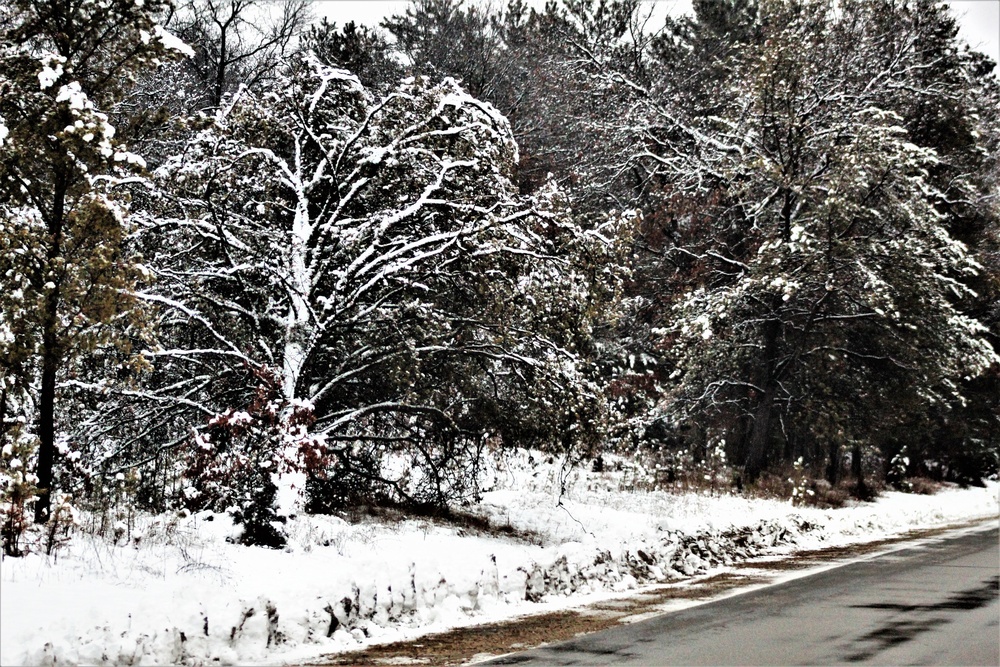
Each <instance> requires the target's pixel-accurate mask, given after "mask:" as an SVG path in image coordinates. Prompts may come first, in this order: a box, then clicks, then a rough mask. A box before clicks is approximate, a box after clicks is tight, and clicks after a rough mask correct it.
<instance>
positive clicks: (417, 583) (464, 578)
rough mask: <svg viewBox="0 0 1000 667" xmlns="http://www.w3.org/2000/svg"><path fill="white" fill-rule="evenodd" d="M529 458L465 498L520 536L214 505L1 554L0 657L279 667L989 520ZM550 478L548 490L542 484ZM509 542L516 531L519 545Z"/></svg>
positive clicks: (992, 510) (965, 502)
mask: <svg viewBox="0 0 1000 667" xmlns="http://www.w3.org/2000/svg"><path fill="white" fill-rule="evenodd" d="M563 472H564V471H561V470H560V467H559V466H558V465H555V464H551V463H545V462H542V463H529V458H528V455H527V454H523V455H521V456H517V457H514V458H513V459H511V460H508V461H507V462H506V464H505V466H504V467H503V468H502V469H500V470H498V471H497V475H496V479H495V490H493V491H491V492H489V493H487V494H486V495H485V497H484V499H483V502H482V503H481V504H480V505H478V506H476V507H474V508H471V509H472V510H473V511H474V513H476V514H479V515H485V516H487V517H489V518H490V520H491V523H492V524H493V525H494V526H503V527H505V528H507V529H508V530H511V529H513V530H511V532H513V533H515V534H519V535H521V536H522V537H521V538H515V537H510V536H503V535H501V534H493V535H490V534H483V533H480V532H478V531H475V530H474V529H472V528H461V527H458V526H455V525H446V524H441V523H434V522H429V521H426V520H416V519H411V520H404V521H395V522H386V521H381V522H380V521H375V520H366V521H361V522H357V523H348V522H346V521H344V520H341V519H339V518H336V517H319V516H301V517H298V518H296V519H293V520H291V521H290V522H289V524H288V526H287V529H288V531H289V533H290V540H289V547H288V548H287V549H286V550H284V551H273V550H268V549H263V548H253V547H242V546H237V545H234V544H231V543H228V542H227V541H226V537H229V536H232V535H233V534H234V527H233V526H232V523H231V522H230V520H229V518H228V517H227V516H225V515H213V514H208V513H203V514H199V515H195V516H190V517H183V518H179V517H146V518H140V519H136V520H135V522H134V526H133V528H132V530H131V533H130V535H123V536H122V539H120V540H119V543H118V544H117V545H112V544H109V543H108V542H107V541H106V540H101V539H98V538H93V537H89V536H87V535H84V534H77V535H76V536H75V537H74V539H73V541H72V542H71V544H70V545H69V546H67V547H65V548H63V549H62V550H61V551H59V552H58V553H57V554H56V556H55V557H49V558H46V557H43V556H38V555H32V556H28V557H26V558H20V559H13V558H5V559H4V560H3V564H2V575H0V576H2V579H0V583H2V597H0V604H2V608H0V612H2V615H0V619H2V620H0V664H3V665H15V664H53V663H55V664H75V663H77V664H79V663H82V664H101V663H105V664H207V663H215V664H220V663H221V664H232V663H238V664H247V663H254V662H257V663H260V662H264V663H280V662H282V661H284V660H292V659H302V658H305V657H308V656H310V655H317V654H321V653H324V652H333V651H342V650H348V649H353V648H359V647H361V646H363V645H365V644H369V643H373V642H380V641H391V640H396V639H402V638H407V637H413V636H416V635H419V634H422V633H425V632H429V631H438V630H443V629H446V628H449V627H454V626H457V625H468V624H472V623H478V622H483V621H490V620H497V619H500V618H504V617H511V616H515V615H520V614H525V613H530V612H532V611H540V610H550V609H553V608H558V607H566V606H571V605H575V604H579V603H581V602H584V601H589V600H593V599H595V598H597V597H602V596H608V595H612V594H615V593H619V592H622V591H627V590H630V589H634V588H636V587H638V586H640V585H642V584H644V583H653V582H662V581H671V580H676V579H681V578H684V577H688V576H691V575H693V574H696V573H703V572H705V571H708V570H710V569H712V568H714V567H718V566H721V565H725V564H729V563H733V562H737V561H739V560H742V559H745V558H749V557H753V556H758V555H764V554H774V553H780V552H788V551H791V550H794V549H798V548H813V547H818V546H824V545H833V544H844V543H850V542H860V541H867V540H872V539H878V538H881V537H885V536H888V535H893V534H898V533H900V532H903V531H906V530H909V529H912V528H918V527H930V526H935V525H942V524H948V523H953V522H956V521H961V520H965V519H970V518H977V517H991V516H997V515H998V490H1000V486H998V485H997V484H996V483H991V484H990V485H988V486H987V488H985V489H965V490H959V489H954V488H949V489H945V490H943V491H942V492H941V493H939V494H937V495H935V496H916V495H903V494H897V493H889V494H887V495H886V496H885V497H883V498H881V499H879V500H878V501H877V502H875V503H867V504H856V505H854V506H851V507H845V508H841V509H836V510H818V509H812V508H801V507H793V506H792V505H790V504H789V503H787V502H779V501H774V500H762V499H748V498H743V497H738V496H731V495H699V494H684V495H674V494H668V493H662V492H631V491H622V490H620V489H621V487H622V486H623V480H622V475H621V473H604V474H597V473H590V472H585V471H580V470H577V471H574V472H573V473H571V474H569V475H568V476H567V475H565V474H562V473H563ZM560 487H563V488H564V489H565V490H564V493H563V494H562V496H561V497H560V496H559V494H558V493H557V491H556V489H558V488H560ZM523 536H527V539H525V538H524V537H523Z"/></svg>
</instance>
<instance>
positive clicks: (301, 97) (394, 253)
mask: <svg viewBox="0 0 1000 667" xmlns="http://www.w3.org/2000/svg"><path fill="white" fill-rule="evenodd" d="M516 161H517V147H516V144H515V143H514V141H513V138H512V136H511V132H510V127H509V125H508V123H507V121H506V120H505V119H504V118H503V117H502V116H501V115H500V114H499V113H497V112H496V111H495V110H494V109H493V108H492V107H491V106H490V105H488V104H486V103H483V102H480V101H478V100H476V99H474V98H472V97H470V96H468V95H467V94H466V93H464V92H463V91H462V89H461V88H460V87H458V86H457V84H455V83H454V82H453V81H451V80H445V81H443V82H441V83H438V84H431V83H430V82H429V81H427V80H425V79H410V80H408V81H405V82H403V83H402V84H401V85H400V87H399V88H398V89H397V90H395V91H394V92H392V93H391V94H389V95H388V96H386V97H385V98H384V99H381V100H377V101H376V100H375V99H373V98H372V97H371V95H370V94H369V93H368V92H367V91H366V90H365V89H364V88H363V87H362V86H361V85H360V84H359V82H358V80H357V79H356V78H355V77H353V76H352V75H350V74H349V73H347V72H345V71H344V70H338V69H333V68H330V67H327V66H324V65H322V64H321V63H319V62H318V61H316V60H315V59H314V58H305V59H303V60H300V61H296V62H294V63H293V64H292V65H291V66H290V68H289V69H288V70H287V71H286V73H285V74H284V75H283V76H282V77H281V78H280V81H279V82H278V83H277V84H276V85H275V87H274V88H273V89H270V90H269V91H268V92H266V93H264V94H261V95H253V94H250V93H245V94H243V95H241V96H239V97H237V98H236V99H235V100H234V101H233V102H232V104H230V105H228V106H226V107H225V108H224V109H222V110H221V111H220V112H219V113H218V114H217V115H216V116H215V118H213V119H211V120H210V121H209V122H208V123H207V124H206V125H205V127H204V128H203V129H202V130H201V131H200V132H199V133H198V134H197V135H196V136H195V137H194V138H193V139H192V141H191V142H190V143H189V144H188V145H187V147H186V148H185V150H184V152H183V153H181V154H179V155H177V156H176V157H175V158H173V159H171V160H169V161H168V162H167V163H166V164H164V165H163V166H162V167H160V168H159V169H158V170H157V175H158V176H159V178H160V179H161V181H162V182H163V183H164V184H165V185H169V186H170V187H172V188H173V189H174V191H175V194H174V195H173V196H171V197H169V198H167V199H165V200H164V202H163V204H162V207H161V209H160V210H159V211H157V212H156V213H155V215H154V216H153V217H152V218H151V219H150V221H149V225H150V229H149V233H150V234H154V235H155V236H156V237H157V238H159V239H160V245H159V246H158V247H157V248H155V249H153V250H152V251H151V253H150V257H149V264H150V265H151V266H153V267H154V268H155V271H156V273H157V277H158V281H157V286H156V288H155V289H154V290H150V291H148V292H146V293H145V294H144V297H145V298H146V299H147V300H149V301H150V302H154V303H158V304H159V305H160V306H161V307H162V309H163V310H162V312H163V320H162V322H161V325H160V332H161V340H162V341H163V344H164V345H163V348H162V349H159V350H155V351H152V352H150V354H149V356H150V358H151V359H152V360H153V363H154V365H155V366H156V367H157V369H158V373H159V376H160V377H161V378H163V383H162V384H161V386H160V387H159V388H158V389H157V390H155V391H150V392H148V393H147V395H146V398H147V399H149V400H151V401H160V400H162V401H172V402H173V403H174V404H175V405H176V404H183V405H187V406H189V407H190V408H191V409H192V410H193V411H195V412H196V413H200V414H201V415H202V416H201V419H203V420H214V421H215V422H216V423H218V422H219V420H222V419H224V420H226V421H227V423H229V422H231V421H232V417H231V415H232V412H228V411H232V410H237V411H245V410H246V406H248V405H249V404H250V403H251V402H253V401H252V397H253V396H255V395H257V394H258V393H259V391H260V390H262V389H261V388H262V387H263V388H264V389H263V390H264V391H265V393H267V394H268V395H269V396H271V398H270V399H269V402H264V403H261V404H260V406H262V409H263V410H264V412H267V414H268V416H267V417H266V418H264V417H262V415H258V416H257V417H255V416H254V415H253V414H252V413H248V414H249V415H250V418H251V419H257V418H262V419H263V420H264V421H268V422H269V424H270V425H269V426H268V428H270V427H271V426H273V425H275V424H279V423H283V424H285V426H284V427H281V428H279V429H278V430H279V431H281V429H282V428H283V429H284V430H283V432H282V433H281V435H280V436H275V437H272V438H270V444H269V445H268V447H269V449H268V450H267V456H268V457H270V458H269V460H271V461H272V462H273V463H272V465H274V466H276V467H280V466H284V467H285V469H286V470H290V469H291V470H298V471H302V470H304V469H306V468H308V470H309V472H310V474H312V475H313V476H314V478H315V479H314V480H313V482H314V483H315V484H316V486H315V489H319V488H320V487H322V486H323V482H324V479H325V481H327V482H329V481H330V480H331V479H333V480H334V482H336V484H335V486H337V487H338V488H344V487H345V486H348V487H349V486H350V485H352V484H353V485H355V486H356V487H357V488H359V489H361V490H362V491H363V492H364V493H367V494H369V495H372V496H378V495H380V494H381V495H383V496H385V497H389V498H392V499H393V500H396V501H400V500H404V501H411V502H430V503H442V502H444V501H445V500H447V499H449V498H452V497H456V496H457V497H462V496H467V495H468V494H470V493H473V492H474V486H470V484H473V485H474V478H475V476H474V475H470V469H469V466H473V467H474V466H475V465H476V463H477V461H478V454H479V452H481V451H482V449H483V447H485V446H487V445H490V444H491V443H504V444H509V443H518V444H523V445H538V446H543V447H548V448H550V449H551V448H557V449H561V450H563V451H566V450H569V449H571V448H572V447H574V446H576V445H577V444H579V443H584V444H590V445H592V444H594V443H595V442H596V437H597V434H598V432H599V430H600V427H601V422H602V419H603V417H602V403H601V400H600V397H599V394H600V391H599V388H598V387H596V386H595V385H594V383H593V382H592V381H591V380H590V379H589V378H588V377H587V365H586V358H587V355H588V354H590V352H591V350H589V349H588V345H590V344H591V341H590V339H591V330H590V327H591V321H592V320H593V319H594V318H595V317H596V316H597V315H598V312H597V311H598V308H599V304H598V302H597V295H598V294H599V293H602V292H608V293H613V292H614V290H615V284H616V281H617V280H618V277H617V275H616V274H615V269H614V265H613V264H609V263H608V262H606V261H604V260H605V258H606V257H608V256H609V253H611V252H612V251H613V250H614V244H613V242H612V240H611V237H612V236H613V235H609V236H608V238H605V237H604V236H602V234H601V230H592V231H589V232H585V231H583V230H582V229H580V228H579V227H577V226H576V225H575V223H574V222H573V218H572V216H571V215H570V214H569V212H568V211H567V210H565V204H564V203H563V202H561V201H560V197H559V195H558V191H556V190H551V191H549V192H546V193H545V194H543V195H541V196H540V197H539V198H536V199H535V200H534V202H530V201H525V200H523V199H522V198H520V197H519V196H518V195H517V192H516V188H515V187H514V185H513V184H512V182H511V175H512V170H513V169H514V166H515V164H516ZM615 224H617V219H616V220H612V221H611V222H609V223H608V225H609V228H610V227H613V226H614V225H615ZM304 413H309V414H310V415H311V417H309V418H306V417H305V416H304ZM220 415H222V416H220ZM225 415H229V416H225ZM283 415H284V416H283ZM293 415H294V417H293ZM306 424H308V429H306V427H305V426H306ZM199 437H201V440H199V443H200V446H208V445H207V444H206V441H205V438H204V437H203V436H199ZM393 457H395V458H393ZM401 463H402V465H400V464H401ZM393 466H395V468H396V470H395V471H394V470H393ZM472 472H474V471H472ZM327 486H329V485H327ZM316 493H317V494H319V493H320V492H319V491H316Z"/></svg>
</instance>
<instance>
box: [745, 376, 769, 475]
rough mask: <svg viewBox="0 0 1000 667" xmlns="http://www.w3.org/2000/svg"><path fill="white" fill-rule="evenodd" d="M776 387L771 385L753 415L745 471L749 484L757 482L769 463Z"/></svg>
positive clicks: (746, 449)
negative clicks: (768, 454) (768, 456)
mask: <svg viewBox="0 0 1000 667" xmlns="http://www.w3.org/2000/svg"><path fill="white" fill-rule="evenodd" d="M774 395H775V392H774V387H773V385H769V386H768V387H767V389H766V390H765V392H764V395H763V397H762V398H761V399H760V402H759V403H758V404H757V409H756V410H755V411H754V415H753V428H752V429H751V430H750V435H749V438H748V441H747V446H746V448H745V451H746V460H745V462H744V464H743V470H744V473H745V474H746V477H747V481H748V482H755V481H757V478H758V477H760V474H761V473H762V472H763V471H764V465H765V464H766V463H767V453H768V451H767V450H768V445H769V443H770V441H771V424H772V423H773V421H774V414H773V413H774V409H773V408H774Z"/></svg>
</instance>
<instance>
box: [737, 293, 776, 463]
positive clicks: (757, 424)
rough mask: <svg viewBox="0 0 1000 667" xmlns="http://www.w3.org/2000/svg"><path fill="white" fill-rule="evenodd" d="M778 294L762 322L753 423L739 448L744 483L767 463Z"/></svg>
mask: <svg viewBox="0 0 1000 667" xmlns="http://www.w3.org/2000/svg"><path fill="white" fill-rule="evenodd" d="M780 304H781V301H780V297H775V301H774V303H772V310H771V319H770V320H768V321H767V323H766V324H765V325H764V349H763V354H762V356H763V365H764V368H763V369H762V372H761V374H760V380H759V387H760V388H761V389H762V392H758V394H760V395H759V397H758V399H757V403H756V405H754V406H752V408H751V409H752V411H753V412H752V415H753V425H752V426H751V428H750V432H749V433H748V434H747V436H746V440H745V442H746V444H745V445H744V447H743V452H744V459H743V471H744V474H745V475H746V478H747V482H750V483H753V482H755V481H757V478H758V477H760V474H761V472H763V471H764V466H765V464H766V463H767V454H768V448H769V447H770V443H771V428H772V423H773V421H774V399H775V397H776V396H777V390H778V377H777V366H778V360H777V357H778V338H779V335H780V334H781V320H780V319H779V317H778V309H779V308H780V307H781V306H780Z"/></svg>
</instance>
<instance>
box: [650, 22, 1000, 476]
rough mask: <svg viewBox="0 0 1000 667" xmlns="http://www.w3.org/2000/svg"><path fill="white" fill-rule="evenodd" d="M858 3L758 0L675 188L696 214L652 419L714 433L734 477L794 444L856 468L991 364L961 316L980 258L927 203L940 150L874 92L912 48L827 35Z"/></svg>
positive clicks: (907, 77)
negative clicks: (721, 101)
mask: <svg viewBox="0 0 1000 667" xmlns="http://www.w3.org/2000/svg"><path fill="white" fill-rule="evenodd" d="M863 9H864V8H863V7H861V6H860V5H854V4H851V3H846V4H843V5H842V6H841V7H840V8H839V10H838V11H837V12H834V11H833V8H832V6H831V5H829V4H828V3H770V4H767V5H766V6H762V12H763V17H762V30H763V31H764V36H765V38H766V39H765V40H764V41H762V42H760V43H759V44H758V45H757V46H756V47H751V46H748V47H746V48H747V49H749V53H747V54H744V56H743V57H742V58H741V59H740V60H739V61H737V62H736V63H735V64H734V66H733V68H732V70H731V74H730V79H729V81H728V85H729V86H731V87H732V88H733V90H734V91H737V92H738V94H737V95H734V96H733V103H732V104H731V105H730V106H729V107H728V108H726V109H725V110H722V112H721V113H718V114H716V115H715V116H714V117H713V118H711V119H709V121H710V123H712V124H714V126H715V128H714V131H712V132H710V133H708V132H706V133H701V134H702V136H701V137H697V139H698V142H699V145H700V150H701V151H702V156H701V157H700V158H699V162H700V163H701V165H702V168H701V170H700V173H698V174H697V179H698V181H697V182H695V181H692V180H690V179H688V180H686V181H681V180H677V181H675V183H677V185H683V186H684V187H687V188H689V189H688V192H690V193H691V195H689V196H695V197H696V198H697V199H698V200H699V201H700V202H701V203H702V209H701V210H699V211H693V212H691V213H689V214H686V215H684V216H683V217H681V216H679V218H680V219H679V221H678V224H679V226H680V228H681V231H680V234H681V235H682V236H683V238H684V240H685V243H684V245H683V246H682V247H680V248H678V249H677V250H676V251H675V253H674V254H675V256H676V257H678V258H679V259H678V260H677V263H678V264H680V265H681V266H682V267H683V270H682V272H680V273H678V274H677V275H678V277H680V278H682V280H683V281H684V284H686V285H687V286H688V287H687V289H686V291H685V292H684V294H683V297H682V298H681V299H680V300H679V301H678V302H677V303H676V304H675V305H674V307H673V309H672V312H671V313H670V314H669V315H668V316H667V317H665V318H664V320H665V321H666V322H669V324H668V326H666V327H665V328H664V331H663V336H664V339H663V345H664V346H665V347H666V348H668V349H669V350H670V352H671V354H672V355H673V359H674V361H675V363H676V364H677V366H676V368H677V370H676V372H675V377H676V378H677V381H678V385H677V388H676V390H675V391H674V392H673V393H672V394H671V395H670V396H669V397H668V400H669V401H671V402H670V404H669V405H668V406H667V408H666V410H667V414H668V415H670V416H671V417H672V418H681V419H689V420H694V421H695V422H697V421H702V422H703V424H704V425H715V427H716V428H721V430H722V431H724V433H725V435H726V437H727V439H728V440H729V442H730V446H731V447H732V449H733V450H734V451H735V453H736V454H737V460H738V461H739V462H740V463H742V464H743V466H744V469H745V471H746V473H747V475H748V476H749V478H750V479H755V478H756V477H757V476H758V475H759V474H760V472H761V471H762V470H763V469H764V468H765V466H766V465H767V464H768V463H769V462H771V463H773V462H775V461H777V460H781V459H783V458H786V457H788V458H790V457H791V456H792V454H793V451H792V450H794V449H796V448H797V449H798V451H799V452H802V451H805V452H806V453H807V454H808V458H809V459H811V460H812V461H813V463H814V464H815V463H816V462H819V461H824V460H825V461H826V462H827V463H828V465H829V473H830V476H831V478H832V479H834V480H835V479H836V476H837V474H838V471H839V466H840V463H841V457H842V450H845V449H846V448H848V447H851V448H852V449H853V463H854V466H855V472H856V473H858V474H860V473H861V471H860V469H859V468H858V466H860V463H861V460H862V456H863V454H864V451H863V450H864V446H865V445H866V444H868V445H870V444H872V443H876V442H877V441H878V437H879V436H880V435H884V433H885V431H887V430H889V429H891V428H892V427H893V425H895V424H898V423H899V421H898V420H899V418H900V416H901V415H904V414H906V412H907V410H921V409H926V408H927V407H928V406H932V405H935V404H942V403H949V402H956V403H960V402H961V401H962V400H963V399H962V397H961V395H960V392H959V383H960V382H961V381H962V378H963V377H966V376H973V375H976V374H978V373H981V372H983V371H984V370H986V369H987V368H989V367H990V366H991V365H992V364H996V363H997V361H998V358H997V355H996V353H995V352H994V351H993V349H992V347H991V346H990V345H989V343H988V341H987V340H986V339H985V338H984V335H983V334H984V331H985V330H984V327H983V326H982V325H981V324H979V323H978V322H976V321H975V320H973V319H971V318H970V317H968V316H966V315H964V314H963V312H962V306H961V304H962V302H963V299H968V298H969V297H970V296H971V291H970V290H969V289H968V287H967V286H966V283H965V280H967V278H968V277H969V276H972V275H974V274H975V273H976V272H977V271H978V269H979V267H978V264H977V263H976V262H975V260H974V259H973V258H972V257H971V256H970V253H969V251H968V248H967V247H966V246H965V245H964V244H962V243H961V242H959V241H956V240H955V239H953V238H952V236H951V235H950V234H949V232H948V226H947V222H948V220H947V218H946V216H945V215H943V214H942V212H941V211H939V210H938V208H936V204H937V203H938V202H939V201H941V200H942V199H943V198H944V195H943V193H942V192H941V191H940V190H938V189H937V188H936V187H935V186H934V184H933V182H932V179H931V178H930V172H931V170H933V169H934V168H935V166H936V165H937V164H938V162H939V156H938V154H937V152H936V151H934V150H933V149H932V148H929V147H922V146H918V145H916V144H914V143H913V140H912V137H911V135H910V134H909V133H908V132H907V130H906V129H905V128H904V127H902V118H901V117H900V115H899V114H898V113H896V112H895V111H893V110H892V109H891V108H887V105H885V104H884V103H883V101H884V93H885V91H886V90H887V89H892V88H893V87H894V86H906V85H912V84H913V79H912V74H913V72H914V71H915V70H919V67H918V65H917V64H915V63H914V58H913V50H912V49H910V50H906V49H903V50H901V51H896V52H894V57H893V58H881V59H878V60H874V62H873V59H872V54H873V53H874V52H875V51H877V50H878V49H879V47H881V46H882V44H880V43H879V42H878V41H877V40H879V39H883V40H884V39H892V37H890V36H889V34H888V33H885V32H881V31H872V33H869V34H867V40H868V41H867V42H866V41H864V40H861V44H860V45H858V44H856V45H854V46H855V47H856V48H853V49H844V48H842V46H841V43H840V40H836V39H834V37H833V36H835V35H838V34H839V32H840V30H843V31H844V33H845V39H849V38H850V37H851V35H853V34H855V33H854V32H852V31H849V30H846V29H845V28H846V27H847V26H851V25H854V26H855V27H856V22H857V21H858V19H859V17H858V15H857V13H856V12H862V14H863ZM862 18H863V16H862ZM862 35H864V33H862ZM803 45H807V47H808V48H803ZM911 46H912V44H911ZM862 47H865V48H862ZM705 156H707V157H708V158H709V159H704V157H705ZM664 162H666V160H664V161H663V162H661V164H663V163H664ZM685 183H686V185H685ZM698 186H700V187H702V188H703V189H702V191H701V193H700V194H698ZM706 186H707V187H706ZM671 319H673V321H672V322H670V320H671ZM901 408H903V409H901Z"/></svg>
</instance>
